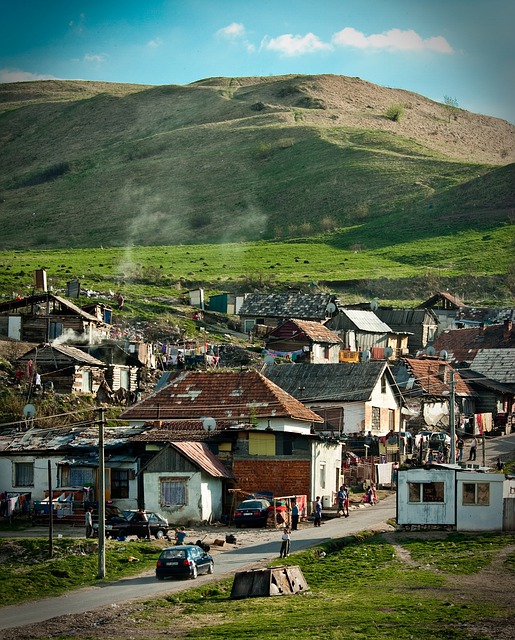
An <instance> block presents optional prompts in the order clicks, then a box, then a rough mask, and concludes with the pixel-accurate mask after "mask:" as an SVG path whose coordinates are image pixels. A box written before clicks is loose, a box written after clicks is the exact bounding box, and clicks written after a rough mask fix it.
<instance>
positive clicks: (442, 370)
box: [438, 364, 449, 384]
mask: <svg viewBox="0 0 515 640" xmlns="http://www.w3.org/2000/svg"><path fill="white" fill-rule="evenodd" d="M438 375H439V376H440V379H441V381H442V382H443V383H444V384H447V382H448V378H449V375H448V367H447V366H446V365H444V364H440V365H438Z"/></svg>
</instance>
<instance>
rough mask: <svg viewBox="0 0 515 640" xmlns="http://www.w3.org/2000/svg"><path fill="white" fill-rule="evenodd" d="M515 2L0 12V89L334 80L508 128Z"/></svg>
mask: <svg viewBox="0 0 515 640" xmlns="http://www.w3.org/2000/svg"><path fill="white" fill-rule="evenodd" d="M514 30H515V1H514V0H489V1H488V2H486V0H259V1H258V0H123V1H121V0H46V1H45V0H20V1H19V2H12V0H0V82H20V81H28V80H44V79H53V78H59V79H65V80H99V81H107V82H130V83H138V84H151V85H163V84H188V83H190V82H195V81H196V80H200V79H203V78H209V77H214V76H225V77H240V76H276V75H283V74H322V73H325V74H336V75H345V76H357V77H360V78H361V79H363V80H367V81H370V82H373V83H376V84H379V85H382V86H385V87H392V88H399V89H406V90H408V91H414V92H416V93H420V94H422V95H424V96H426V97H428V98H431V99H433V100H436V101H438V102H444V101H445V100H446V99H449V98H450V99H451V100H453V101H454V103H455V104H457V105H458V106H459V107H461V108H463V109H467V110H469V111H473V112H475V113H481V114H485V115H490V116H496V117H499V118H503V119H505V120H508V121H510V122H512V123H514V124H515V36H514Z"/></svg>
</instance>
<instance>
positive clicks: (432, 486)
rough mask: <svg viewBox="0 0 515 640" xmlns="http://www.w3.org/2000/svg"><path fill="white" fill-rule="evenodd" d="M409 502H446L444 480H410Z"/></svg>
mask: <svg viewBox="0 0 515 640" xmlns="http://www.w3.org/2000/svg"><path fill="white" fill-rule="evenodd" d="M408 490H409V502H445V500H444V497H445V491H444V483H443V482H408Z"/></svg>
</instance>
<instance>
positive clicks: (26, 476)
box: [14, 462, 34, 487]
mask: <svg viewBox="0 0 515 640" xmlns="http://www.w3.org/2000/svg"><path fill="white" fill-rule="evenodd" d="M14 486H15V487H33V486H34V463H33V462H15V463H14Z"/></svg>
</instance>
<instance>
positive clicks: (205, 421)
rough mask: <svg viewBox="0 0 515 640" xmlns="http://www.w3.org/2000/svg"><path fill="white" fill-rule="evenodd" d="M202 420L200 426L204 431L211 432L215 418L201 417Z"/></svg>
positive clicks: (214, 424) (214, 426) (214, 427)
mask: <svg viewBox="0 0 515 640" xmlns="http://www.w3.org/2000/svg"><path fill="white" fill-rule="evenodd" d="M201 420H202V428H203V429H204V431H207V432H208V433H211V431H214V430H215V429H216V420H215V419H214V418H205V417H204V418H201Z"/></svg>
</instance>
